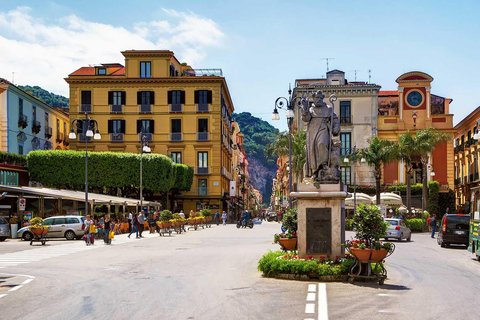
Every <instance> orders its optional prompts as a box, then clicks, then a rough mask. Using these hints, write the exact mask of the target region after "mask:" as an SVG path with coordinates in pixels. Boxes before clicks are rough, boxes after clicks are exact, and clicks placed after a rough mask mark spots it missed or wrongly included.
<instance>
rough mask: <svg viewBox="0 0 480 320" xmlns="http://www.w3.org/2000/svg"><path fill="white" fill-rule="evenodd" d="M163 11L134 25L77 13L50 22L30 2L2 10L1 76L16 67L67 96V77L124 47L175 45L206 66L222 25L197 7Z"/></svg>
mask: <svg viewBox="0 0 480 320" xmlns="http://www.w3.org/2000/svg"><path fill="white" fill-rule="evenodd" d="M163 11H164V12H165V13H166V14H167V15H168V17H169V18H170V21H165V20H157V21H149V22H139V23H137V24H135V26H134V27H133V30H128V29H126V28H124V27H115V26H111V25H108V24H103V23H97V22H91V21H86V20H84V19H82V18H80V17H77V16H75V15H70V16H65V17H62V18H60V19H59V20H58V21H57V23H56V24H53V25H52V24H46V23H45V22H44V21H43V20H42V19H39V18H36V17H34V16H32V15H31V10H30V8H28V7H18V8H17V9H15V10H12V11H9V12H6V13H5V12H0V57H1V59H0V77H2V78H6V79H8V80H12V78H11V77H12V72H15V74H16V76H15V82H16V83H18V84H29V85H38V86H41V87H43V88H44V89H47V90H49V91H53V92H55V93H58V94H63V95H66V96H68V85H67V83H66V82H65V81H64V80H63V78H66V77H67V76H68V74H70V73H71V72H73V71H75V70H77V69H78V68H80V67H82V66H87V65H89V64H96V63H110V62H119V63H122V64H123V63H124V60H123V56H122V55H121V53H120V51H123V50H129V49H137V50H146V49H160V50H172V51H174V52H175V55H176V56H177V58H178V59H179V60H181V61H182V62H183V61H186V62H188V63H189V64H191V65H192V66H193V67H197V68H198V67H201V66H199V65H198V64H199V63H201V61H202V60H203V59H204V58H205V57H206V56H207V52H208V50H209V48H211V47H217V46H220V45H221V42H222V41H223V39H224V38H225V35H224V34H223V33H222V31H221V30H220V28H219V26H218V25H217V24H216V23H215V22H214V21H212V20H211V19H207V18H203V17H200V16H197V15H196V14H194V13H192V12H188V13H184V12H178V11H175V10H169V9H163Z"/></svg>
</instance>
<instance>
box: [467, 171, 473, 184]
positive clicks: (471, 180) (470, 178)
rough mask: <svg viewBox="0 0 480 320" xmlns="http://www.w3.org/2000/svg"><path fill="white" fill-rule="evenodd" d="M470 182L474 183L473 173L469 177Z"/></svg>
mask: <svg viewBox="0 0 480 320" xmlns="http://www.w3.org/2000/svg"><path fill="white" fill-rule="evenodd" d="M468 182H469V183H472V182H473V173H472V174H470V175H469V176H468Z"/></svg>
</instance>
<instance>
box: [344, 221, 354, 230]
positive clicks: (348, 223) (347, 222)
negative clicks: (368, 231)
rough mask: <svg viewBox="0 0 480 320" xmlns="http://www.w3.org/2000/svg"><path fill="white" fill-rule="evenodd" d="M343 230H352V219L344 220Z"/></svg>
mask: <svg viewBox="0 0 480 320" xmlns="http://www.w3.org/2000/svg"><path fill="white" fill-rule="evenodd" d="M345 230H349V231H352V230H353V219H345Z"/></svg>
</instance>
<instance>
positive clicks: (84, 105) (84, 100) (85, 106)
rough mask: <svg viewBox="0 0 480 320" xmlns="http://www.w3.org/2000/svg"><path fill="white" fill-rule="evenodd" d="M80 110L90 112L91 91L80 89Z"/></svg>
mask: <svg viewBox="0 0 480 320" xmlns="http://www.w3.org/2000/svg"><path fill="white" fill-rule="evenodd" d="M80 112H84V113H85V112H92V92H91V91H82V93H81V105H80Z"/></svg>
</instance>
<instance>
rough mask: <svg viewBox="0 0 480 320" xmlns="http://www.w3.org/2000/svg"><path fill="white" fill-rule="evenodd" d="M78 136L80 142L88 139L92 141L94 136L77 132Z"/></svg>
mask: <svg viewBox="0 0 480 320" xmlns="http://www.w3.org/2000/svg"><path fill="white" fill-rule="evenodd" d="M77 137H78V142H86V141H88V142H92V141H93V139H92V138H93V137H87V136H86V135H85V133H79V134H77Z"/></svg>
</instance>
